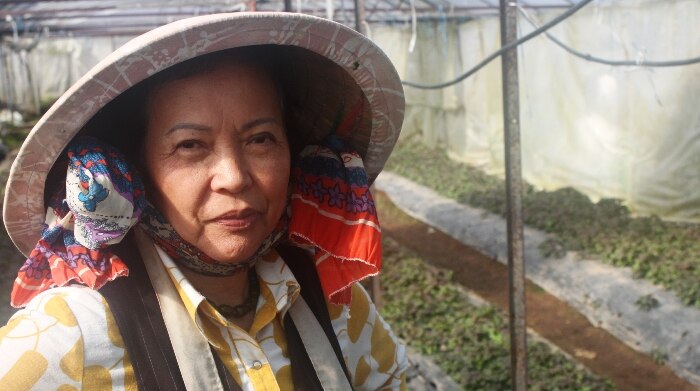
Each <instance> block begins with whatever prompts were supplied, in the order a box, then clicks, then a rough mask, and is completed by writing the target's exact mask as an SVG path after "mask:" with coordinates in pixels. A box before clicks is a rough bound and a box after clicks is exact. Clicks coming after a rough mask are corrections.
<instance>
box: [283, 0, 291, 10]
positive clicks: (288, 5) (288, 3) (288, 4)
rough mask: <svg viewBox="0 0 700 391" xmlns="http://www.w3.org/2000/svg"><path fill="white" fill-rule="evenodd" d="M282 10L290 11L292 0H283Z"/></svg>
mask: <svg viewBox="0 0 700 391" xmlns="http://www.w3.org/2000/svg"><path fill="white" fill-rule="evenodd" d="M284 12H292V0H284Z"/></svg>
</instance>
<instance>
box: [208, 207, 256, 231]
mask: <svg viewBox="0 0 700 391" xmlns="http://www.w3.org/2000/svg"><path fill="white" fill-rule="evenodd" d="M259 218H260V212H257V211H255V210H252V209H245V210H243V211H240V212H239V211H233V212H228V213H224V214H222V215H221V216H218V217H216V218H215V219H214V222H215V223H216V224H219V225H222V226H224V227H226V228H228V229H233V230H245V229H248V228H250V227H251V226H252V225H253V224H254V223H255V222H256V221H257V220H258V219H259Z"/></svg>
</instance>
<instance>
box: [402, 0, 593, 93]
mask: <svg viewBox="0 0 700 391" xmlns="http://www.w3.org/2000/svg"><path fill="white" fill-rule="evenodd" d="M592 1H593V0H581V1H580V2H578V4H576V5H575V6H573V7H571V8H569V9H568V10H566V12H564V13H563V14H561V15H559V16H557V17H556V18H554V19H552V20H550V21H549V22H547V23H545V24H544V25H542V27H540V28H537V29H535V30H533V31H532V32H530V33H529V34H527V35H525V36H523V37H522V38H520V39H518V40H516V41H513V42H510V43H508V44H507V45H505V46H502V47H501V49H499V50H498V51H496V52H494V53H492V54H491V55H489V56H488V57H486V58H485V59H484V60H483V61H481V62H480V63H479V64H477V65H476V66H475V67H473V68H471V69H470V70H468V71H466V72H465V73H463V74H462V75H460V76H458V77H457V78H456V79H454V80H450V81H446V82H444V83H440V84H434V85H428V84H419V83H414V82H410V81H405V80H404V81H401V83H402V84H403V85H405V86H409V87H413V88H418V89H423V90H437V89H440V88H445V87H449V86H451V85H454V84H457V83H459V82H461V81H462V80H464V79H466V78H468V77H469V76H471V75H473V74H474V73H476V72H477V71H479V70H480V69H481V68H483V67H485V66H486V65H487V64H488V63H490V62H491V61H493V60H494V59H496V58H498V57H499V56H500V55H501V54H503V53H504V52H506V51H508V50H510V49H513V48H514V47H516V46H518V45H521V44H523V43H525V42H527V41H529V40H531V39H532V38H534V37H536V36H538V35H540V34H542V33H543V32H545V31H547V30H548V29H550V28H552V27H554V26H555V25H557V24H559V23H560V22H562V21H563V20H565V19H566V18H568V17H569V16H571V15H573V14H574V13H576V12H577V11H578V10H580V9H581V8H583V7H584V6H586V5H587V4H588V3H590V2H592Z"/></svg>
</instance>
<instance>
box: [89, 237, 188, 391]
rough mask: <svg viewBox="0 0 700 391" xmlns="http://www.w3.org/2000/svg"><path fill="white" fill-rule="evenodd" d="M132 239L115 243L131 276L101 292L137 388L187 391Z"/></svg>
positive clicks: (119, 279)
mask: <svg viewBox="0 0 700 391" xmlns="http://www.w3.org/2000/svg"><path fill="white" fill-rule="evenodd" d="M132 239H133V238H131V237H127V238H125V240H124V241H123V242H122V243H121V244H119V245H117V246H115V252H116V253H117V254H119V256H120V257H121V258H122V259H123V260H124V262H125V263H126V264H127V266H128V267H129V276H128V277H121V278H117V279H116V280H114V281H112V282H110V283H108V284H107V285H105V286H104V287H103V288H102V289H100V293H101V294H102V295H103V296H104V297H105V299H106V300H107V303H109V309H110V310H111V311H112V315H114V319H115V321H116V323H117V326H118V327H119V332H120V333H121V335H122V339H123V340H124V344H125V345H126V350H127V351H128V352H129V359H130V360H131V365H132V366H133V368H134V376H135V377H136V382H137V384H138V388H139V389H140V390H174V391H180V390H182V391H184V390H185V384H184V382H183V381H182V375H181V374H180V369H179V367H178V365H177V360H176V359H175V352H174V351H173V346H172V344H171V343H170V339H169V338H168V332H167V331H166V328H165V321H164V320H163V316H162V315H161V313H160V306H159V304H158V298H157V297H156V293H155V291H154V290H153V286H152V285H151V281H150V279H149V278H148V274H147V272H146V268H145V266H144V265H143V262H142V260H141V255H140V254H139V252H138V250H137V249H136V247H135V246H134V245H133V241H132Z"/></svg>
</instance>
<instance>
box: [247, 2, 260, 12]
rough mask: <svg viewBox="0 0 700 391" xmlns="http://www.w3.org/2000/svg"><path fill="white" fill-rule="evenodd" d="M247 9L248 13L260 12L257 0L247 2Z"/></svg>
mask: <svg viewBox="0 0 700 391" xmlns="http://www.w3.org/2000/svg"><path fill="white" fill-rule="evenodd" d="M245 8H246V9H245V10H246V11H250V12H256V11H257V10H258V3H257V1H256V0H247V1H246V6H245Z"/></svg>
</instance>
